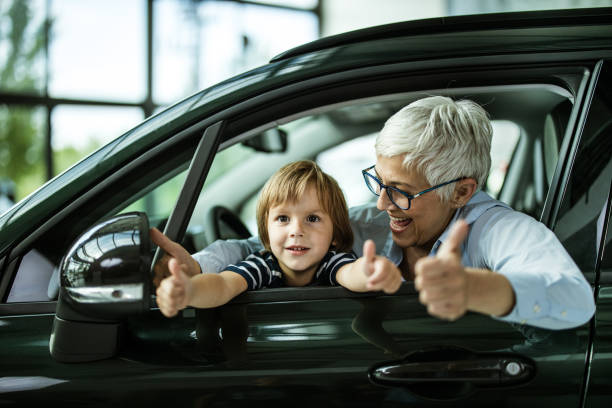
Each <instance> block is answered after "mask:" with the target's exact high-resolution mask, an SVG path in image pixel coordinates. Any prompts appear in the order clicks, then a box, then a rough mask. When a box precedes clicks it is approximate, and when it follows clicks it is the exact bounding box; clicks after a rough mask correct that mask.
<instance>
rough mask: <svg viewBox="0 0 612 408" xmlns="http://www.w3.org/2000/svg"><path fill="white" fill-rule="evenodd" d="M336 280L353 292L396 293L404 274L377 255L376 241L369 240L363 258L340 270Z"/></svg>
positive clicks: (364, 248) (364, 245)
mask: <svg viewBox="0 0 612 408" xmlns="http://www.w3.org/2000/svg"><path fill="white" fill-rule="evenodd" d="M336 280H337V281H338V283H340V284H341V285H342V286H344V287H345V288H347V289H349V290H352V291H353V292H367V291H377V290H382V291H384V292H385V293H395V292H396V291H397V290H398V289H399V287H400V285H401V284H402V273H401V272H400V270H399V268H398V267H397V266H396V265H395V264H394V263H393V262H391V261H390V260H389V259H387V258H385V257H384V256H378V255H376V245H375V244H374V241H372V240H367V241H366V242H365V243H364V244H363V256H362V257H361V258H359V259H357V260H356V261H355V262H352V263H350V264H347V265H344V266H342V267H341V268H340V269H338V272H337V274H336Z"/></svg>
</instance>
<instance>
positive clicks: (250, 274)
mask: <svg viewBox="0 0 612 408" xmlns="http://www.w3.org/2000/svg"><path fill="white" fill-rule="evenodd" d="M225 270H227V271H231V272H236V273H237V274H239V275H240V276H242V277H243V278H244V279H245V280H246V281H247V286H248V288H247V290H257V289H261V288H262V287H264V286H267V285H269V284H270V283H271V282H272V273H271V271H270V268H269V267H268V265H267V264H266V262H265V260H264V259H263V258H262V257H261V255H260V254H251V255H249V256H248V257H247V258H246V259H245V260H244V261H242V262H239V263H237V264H235V265H230V266H228V267H227V268H225Z"/></svg>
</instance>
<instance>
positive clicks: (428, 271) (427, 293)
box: [414, 220, 469, 320]
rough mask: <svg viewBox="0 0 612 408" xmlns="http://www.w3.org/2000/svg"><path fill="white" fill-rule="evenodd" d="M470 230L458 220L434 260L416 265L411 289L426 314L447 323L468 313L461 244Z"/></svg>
mask: <svg viewBox="0 0 612 408" xmlns="http://www.w3.org/2000/svg"><path fill="white" fill-rule="evenodd" d="M468 229H469V226H468V224H467V223H466V222H465V221H463V220H458V221H456V222H455V224H454V225H453V226H452V228H451V230H450V232H449V234H448V238H447V239H446V240H445V241H444V242H443V243H442V245H440V248H439V249H438V252H437V253H436V256H435V257H425V258H421V259H419V260H418V261H417V262H416V264H415V268H414V269H415V279H414V286H415V287H416V289H417V290H418V291H419V300H420V301H421V303H422V304H424V305H426V306H427V312H429V314H431V315H433V316H437V317H441V318H443V319H447V320H456V319H458V318H459V317H461V316H463V315H464V314H465V312H466V311H467V302H468V296H467V293H468V292H467V275H466V272H465V269H464V268H463V265H462V264H461V244H462V243H463V241H464V240H465V238H466V237H467V233H468Z"/></svg>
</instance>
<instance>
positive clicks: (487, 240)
mask: <svg viewBox="0 0 612 408" xmlns="http://www.w3.org/2000/svg"><path fill="white" fill-rule="evenodd" d="M349 217H350V220H351V226H352V229H353V234H354V244H353V251H354V252H355V253H356V254H357V255H358V256H361V254H362V249H363V243H364V241H365V240H367V239H372V240H374V242H375V243H376V248H377V250H378V252H379V254H381V255H384V256H386V257H387V258H389V259H390V260H391V261H393V262H394V263H395V264H396V265H399V264H400V262H401V261H402V256H403V254H402V250H401V248H399V247H398V246H397V245H396V244H395V242H393V239H392V236H391V231H390V229H389V216H388V215H387V213H386V212H384V211H379V210H378V209H377V208H376V205H375V203H371V204H366V205H363V206H359V207H353V208H351V209H350V210H349ZM458 218H463V219H465V220H466V222H467V223H468V224H469V225H470V230H469V233H468V236H467V238H466V240H465V242H464V244H463V247H462V261H463V265H464V266H466V267H474V268H484V269H489V270H492V271H495V272H498V273H501V274H503V275H504V276H505V277H506V278H507V279H508V281H509V282H510V284H511V285H512V288H513V289H514V293H515V297H516V304H515V306H514V308H513V309H512V311H511V312H510V313H509V314H508V315H506V316H504V317H499V318H497V317H496V319H499V320H503V321H508V322H515V323H521V324H529V325H532V326H537V327H543V328H549V329H565V328H570V327H575V326H579V325H581V324H584V323H585V322H587V321H588V320H589V319H590V318H591V316H593V313H594V312H595V303H594V299H593V291H592V289H591V286H590V285H589V283H588V282H587V281H586V280H585V279H584V276H583V275H582V273H581V271H580V270H579V269H578V267H577V266H576V264H575V263H574V261H573V260H572V258H571V257H570V256H569V254H568V253H567V252H566V251H565V248H563V245H561V243H560V242H559V240H558V239H557V237H556V236H555V235H554V233H553V232H552V231H550V230H549V229H548V228H546V226H544V224H542V223H540V222H538V221H536V220H535V219H533V218H532V217H529V216H528V215H526V214H523V213H521V212H518V211H514V210H512V209H511V208H510V207H508V206H507V205H506V204H504V203H502V202H500V201H496V200H494V199H493V198H491V197H490V196H489V195H487V194H486V193H484V192H478V193H476V194H475V195H474V196H473V197H472V198H471V199H470V201H469V202H468V203H467V205H465V206H464V207H462V208H461V209H459V210H458V211H457V212H456V213H455V216H454V218H453V220H452V221H451V222H450V223H449V226H448V227H447V228H446V230H445V231H444V232H443V233H442V235H440V237H439V238H438V240H437V241H436V242H435V244H434V245H433V247H432V249H431V252H430V256H432V255H435V254H436V252H437V251H438V248H439V247H440V244H441V243H442V242H444V240H445V238H446V237H447V235H448V232H449V229H450V226H451V225H452V224H453V222H454V221H455V220H456V219H458ZM261 249H262V246H261V243H260V242H259V239H258V238H257V237H254V238H249V239H248V240H228V241H216V242H214V243H212V244H211V245H209V246H208V247H207V248H205V249H204V250H202V251H200V252H198V253H197V254H194V255H193V257H194V259H195V260H196V261H197V262H198V263H199V264H200V267H201V268H202V271H203V272H205V273H217V272H220V271H222V270H223V269H224V268H225V267H226V266H227V265H229V264H231V263H236V262H239V261H241V260H242V259H244V258H246V257H247V255H249V254H250V253H252V252H255V251H258V250H261Z"/></svg>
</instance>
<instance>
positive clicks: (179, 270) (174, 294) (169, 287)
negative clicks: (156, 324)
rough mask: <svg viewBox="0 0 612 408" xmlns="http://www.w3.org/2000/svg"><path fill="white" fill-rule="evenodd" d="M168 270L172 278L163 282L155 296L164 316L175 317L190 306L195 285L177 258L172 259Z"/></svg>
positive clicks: (169, 277)
mask: <svg viewBox="0 0 612 408" xmlns="http://www.w3.org/2000/svg"><path fill="white" fill-rule="evenodd" d="M168 269H169V272H170V276H168V277H167V278H165V279H163V280H162V281H161V283H160V285H159V286H158V288H157V290H156V291H155V294H156V295H157V305H158V306H159V309H160V310H161V312H162V313H163V315H164V316H166V317H173V316H175V315H176V314H177V313H178V312H179V311H180V310H183V309H184V308H186V307H187V306H188V305H189V302H190V301H191V297H192V292H193V288H192V286H193V285H192V283H191V278H190V277H189V276H187V274H186V273H185V269H186V268H185V265H183V264H179V263H178V261H177V260H176V258H171V259H170V261H169V262H168Z"/></svg>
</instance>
